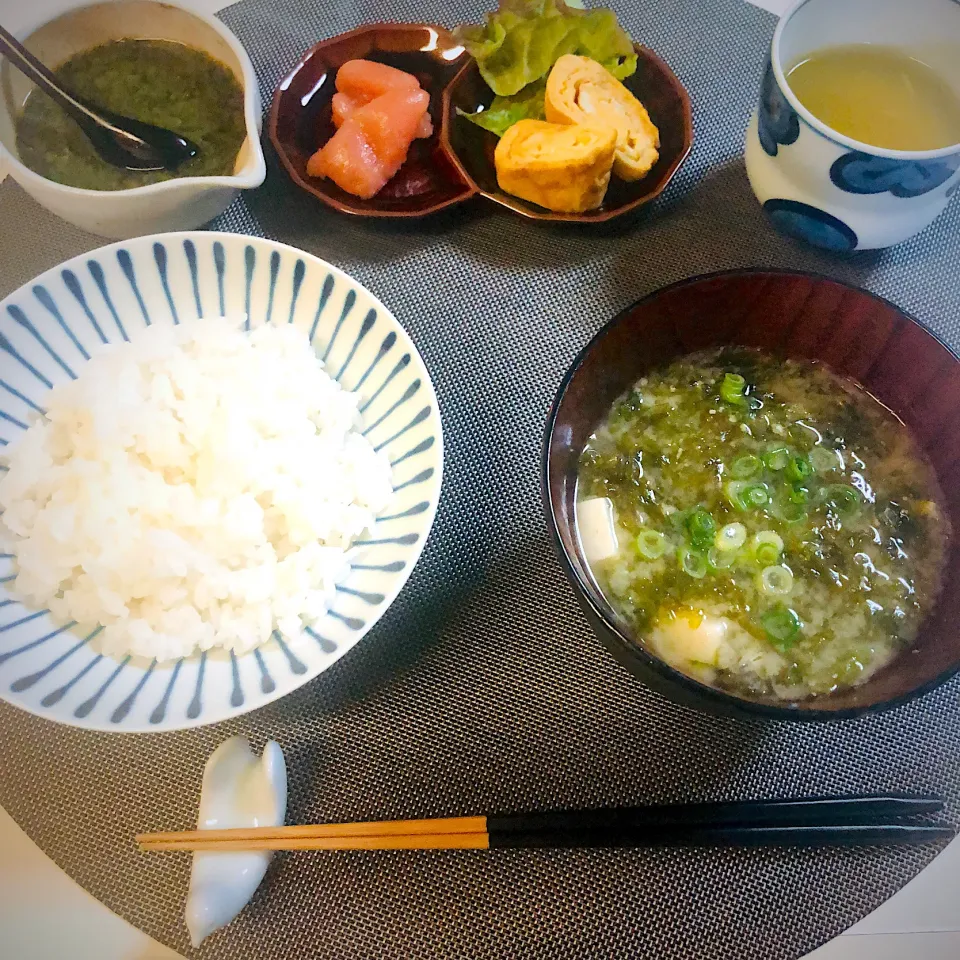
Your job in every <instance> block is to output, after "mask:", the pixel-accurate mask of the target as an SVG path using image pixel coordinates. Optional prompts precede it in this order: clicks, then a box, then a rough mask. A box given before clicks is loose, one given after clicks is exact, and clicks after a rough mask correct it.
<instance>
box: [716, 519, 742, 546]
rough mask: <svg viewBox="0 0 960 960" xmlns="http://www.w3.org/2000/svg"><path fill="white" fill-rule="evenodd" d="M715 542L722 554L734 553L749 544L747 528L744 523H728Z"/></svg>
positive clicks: (722, 528)
mask: <svg viewBox="0 0 960 960" xmlns="http://www.w3.org/2000/svg"><path fill="white" fill-rule="evenodd" d="M713 542H714V545H715V546H716V548H717V549H718V550H720V551H721V552H723V553H733V552H734V551H735V550H739V549H740V548H741V547H742V546H743V545H744V544H745V543H746V542H747V528H746V527H745V526H744V525H743V524H742V523H728V524H726V525H725V526H722V527H721V528H720V529H719V530H718V531H717V535H716V537H714V541H713Z"/></svg>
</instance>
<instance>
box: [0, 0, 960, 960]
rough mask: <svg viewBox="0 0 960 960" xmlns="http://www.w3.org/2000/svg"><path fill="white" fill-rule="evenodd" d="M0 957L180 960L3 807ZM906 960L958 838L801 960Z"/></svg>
mask: <svg viewBox="0 0 960 960" xmlns="http://www.w3.org/2000/svg"><path fill="white" fill-rule="evenodd" d="M179 2H180V3H182V4H183V5H184V6H188V7H191V8H193V9H197V10H203V11H205V12H214V11H215V10H217V9H219V8H220V7H222V6H223V5H224V3H223V0H179ZM706 2H709V0H706ZM905 2H906V0H905ZM73 5H75V3H71V2H70V0H30V2H29V3H27V2H26V0H0V23H3V25H4V26H5V27H7V29H10V30H13V31H17V30H19V29H20V28H21V27H26V26H31V25H33V24H35V23H40V22H42V21H43V20H45V19H47V18H48V17H49V16H51V15H53V14H54V13H56V12H57V11H58V10H61V9H66V8H67V7H69V6H73ZM757 5H758V6H762V7H764V8H765V9H767V10H771V11H773V12H774V13H780V12H782V11H783V10H784V9H785V8H786V7H788V6H789V5H790V0H757ZM0 175H2V170H0ZM0 957H3V958H4V960H180V958H179V954H176V953H174V952H173V951H172V950H169V949H168V948H167V947H164V946H163V945H162V944H159V943H157V942H156V941H154V940H152V939H150V937H147V936H146V935H145V934H143V933H141V932H140V931H139V930H137V929H135V928H134V927H132V926H131V925H130V924H128V923H127V922H126V921H125V920H122V919H121V918H120V917H118V916H117V915H116V914H114V913H112V912H111V911H110V910H108V909H107V908H106V907H105V906H104V905H103V904H101V903H100V902H99V901H97V900H95V899H94V898H93V897H91V896H90V894H88V893H87V892H86V891H85V890H83V889H82V888H81V887H79V886H78V885H77V884H76V883H74V882H73V880H71V879H70V878H69V877H68V876H67V875H66V874H65V873H64V872H63V871H62V870H60V868H59V867H57V866H56V864H54V862H53V861H52V860H50V859H49V858H48V857H47V856H46V855H45V854H44V853H43V852H42V851H41V850H40V849H39V848H38V847H37V846H35V845H34V843H33V842H32V841H31V840H30V839H29V838H28V837H27V835H26V834H25V833H24V832H23V831H22V830H21V829H20V828H19V827H18V826H17V825H16V823H14V821H13V820H12V819H11V818H10V816H9V815H8V814H7V813H6V812H5V811H4V810H3V809H2V808H0ZM906 958H910V960H958V958H960V840H957V841H955V842H954V843H952V844H951V845H950V846H949V847H948V848H947V850H946V851H945V852H944V853H943V854H941V855H940V856H939V857H938V858H937V859H936V860H935V861H934V862H933V863H932V864H931V865H930V866H929V867H928V868H927V869H926V870H924V871H923V873H921V874H920V876H918V877H917V878H916V879H915V880H913V881H912V882H911V883H909V884H908V885H907V886H906V887H904V888H903V889H902V890H901V891H900V892H899V893H898V894H897V895H896V896H894V897H893V898H892V899H890V900H888V901H887V902H886V903H885V904H884V905H883V906H882V907H880V909H879V910H877V911H875V912H874V913H872V914H871V915H870V916H869V917H867V918H866V919H864V920H862V921H861V922H860V923H858V924H857V925H856V926H854V927H852V928H851V929H850V930H848V931H847V932H846V933H845V934H844V935H843V936H841V937H838V938H837V939H836V940H834V941H833V942H832V943H829V944H827V945H826V946H825V947H822V948H821V949H820V950H817V951H816V952H815V953H813V954H811V955H810V957H809V958H808V960H906ZM237 960H241V958H237ZM291 960H294V958H291ZM664 960H668V958H664Z"/></svg>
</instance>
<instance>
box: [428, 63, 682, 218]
mask: <svg viewBox="0 0 960 960" xmlns="http://www.w3.org/2000/svg"><path fill="white" fill-rule="evenodd" d="M634 49H635V50H636V51H637V57H638V62H637V72H636V73H635V74H633V76H632V77H628V78H627V79H626V80H624V86H626V87H627V89H628V90H630V92H631V93H633V94H634V95H635V96H636V97H637V98H638V99H639V100H640V101H641V102H642V103H643V105H644V106H645V107H646V108H647V111H648V112H649V114H650V119H651V120H653V122H654V123H655V124H656V125H657V127H658V128H659V130H660V159H659V160H658V161H657V163H656V164H655V165H654V167H653V169H652V170H651V171H650V173H648V174H647V176H645V177H644V178H643V179H642V180H637V181H635V182H633V183H626V182H625V181H623V180H619V179H617V178H616V177H613V178H612V179H611V181H610V188H609V189H608V190H607V196H606V198H605V199H604V201H603V205H602V206H601V207H599V208H598V209H597V210H592V211H590V212H589V213H554V212H553V211H552V210H547V209H545V208H544V207H540V206H538V205H537V204H535V203H530V202H529V201H527V200H521V199H520V198H519V197H514V196H512V195H510V194H509V193H505V192H504V191H503V190H501V189H500V187H499V185H498V184H497V172H496V169H495V168H494V163H493V154H494V150H496V147H497V137H496V135H495V134H493V133H490V132H489V131H488V130H484V129H482V128H481V127H478V126H477V125H476V124H475V123H471V122H470V121H469V120H466V119H465V118H463V117H461V116H459V115H458V113H457V111H458V110H462V111H464V112H465V113H475V112H476V111H477V109H479V108H480V107H481V106H484V107H487V106H489V105H490V103H491V101H492V100H493V91H492V90H491V89H490V88H489V87H488V86H487V84H486V82H485V81H484V79H483V77H482V76H481V75H480V70H479V68H478V67H477V64H476V62H475V61H474V60H472V59H471V60H469V61H468V62H467V64H466V65H465V66H464V67H463V69H462V70H461V71H460V72H459V73H458V74H457V76H456V77H455V78H454V79H453V81H452V82H451V83H450V85H449V86H448V87H447V89H446V91H445V92H444V95H443V128H442V137H443V141H444V146H445V147H446V149H447V151H448V152H449V154H450V156H451V158H452V159H453V161H454V163H455V164H456V166H457V168H458V169H459V171H460V174H461V176H462V177H463V178H464V179H465V180H466V181H467V182H469V183H470V184H471V185H472V186H473V188H474V189H476V190H477V191H478V192H479V193H481V194H482V195H483V196H485V197H488V198H489V199H490V200H493V201H494V202H495V203H499V204H500V205H501V206H504V207H507V208H508V209H510V210H513V211H514V212H515V213H519V214H520V215H521V216H524V217H530V218H532V219H535V220H555V221H564V222H569V223H581V222H583V223H595V222H601V221H604V220H611V219H613V218H614V217H619V216H622V215H623V214H625V213H627V212H628V211H630V210H635V209H636V208H637V207H641V206H643V205H644V204H646V203H650V201H651V200H654V199H656V198H657V197H659V196H660V194H661V193H663V191H664V190H665V189H666V188H667V184H668V183H670V181H671V180H672V179H673V176H674V174H675V173H676V172H677V171H678V170H679V169H680V166H681V164H682V163H683V161H684V160H685V159H686V158H687V155H688V154H689V153H690V148H691V146H692V145H693V116H692V112H691V108H690V97H689V95H688V94H687V91H686V89H685V88H684V86H683V84H682V83H681V82H680V81H679V80H678V79H677V76H676V74H675V73H674V72H673V71H672V70H671V69H670V67H668V66H667V64H666V63H664V61H663V60H661V59H660V57H658V56H657V55H656V54H655V53H654V52H653V51H652V50H650V49H648V48H647V47H642V46H640V45H639V44H636V45H635V46H634Z"/></svg>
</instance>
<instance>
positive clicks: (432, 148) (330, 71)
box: [268, 23, 476, 217]
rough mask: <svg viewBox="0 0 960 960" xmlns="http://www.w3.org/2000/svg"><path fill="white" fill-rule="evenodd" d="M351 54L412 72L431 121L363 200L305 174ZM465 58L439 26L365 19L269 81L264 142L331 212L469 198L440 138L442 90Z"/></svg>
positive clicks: (412, 213)
mask: <svg viewBox="0 0 960 960" xmlns="http://www.w3.org/2000/svg"><path fill="white" fill-rule="evenodd" d="M358 58H363V59H367V60H377V61H379V62H381V63H386V64H388V65H389V66H391V67H397V68H398V69H400V70H406V71H407V72H408V73H412V74H414V75H415V76H416V77H417V79H418V80H419V81H420V85H421V86H422V87H423V89H424V90H426V91H427V92H428V93H429V94H430V115H431V118H432V120H433V126H434V133H433V136H432V137H430V138H429V139H426V140H417V141H415V142H414V144H413V146H412V147H411V149H410V155H409V157H408V158H407V161H406V163H404V165H403V166H402V167H401V168H400V171H399V172H398V173H397V175H396V176H395V177H394V178H393V179H392V180H391V181H390V182H389V183H388V184H387V185H386V186H385V187H384V188H383V189H382V190H381V191H380V192H379V193H378V194H377V195H376V196H375V197H373V198H371V199H370V200H361V199H360V198H359V197H354V196H352V195H351V194H349V193H347V192H346V191H344V190H341V189H340V188H339V187H338V186H337V185H336V184H335V183H333V182H332V181H331V180H320V179H317V178H316V177H310V176H308V175H307V161H308V160H309V159H310V157H311V155H312V154H313V153H314V152H315V151H316V150H317V149H318V148H319V147H320V146H322V145H323V144H324V143H326V141H327V140H329V139H330V137H332V136H333V134H334V132H335V127H334V125H333V120H332V118H331V108H330V101H331V99H332V97H333V94H334V93H335V92H336V87H335V85H334V80H335V78H336V72H337V70H339V69H340V67H341V66H342V65H343V64H344V63H346V62H347V61H348V60H356V59H358ZM466 58H467V54H466V52H465V51H464V49H463V47H462V46H460V44H459V43H458V42H457V41H456V40H454V38H453V37H452V36H451V35H450V34H449V33H448V32H447V31H446V30H445V29H444V28H443V27H439V26H435V25H434V24H428V23H382V24H371V25H369V26H365V27H360V29H358V30H352V31H351V32H350V33H344V34H341V35H340V36H337V37H333V38H331V39H329V40H323V41H321V42H320V43H318V44H316V46H314V47H311V48H310V49H309V50H308V51H307V52H306V53H305V54H304V55H303V56H302V57H301V58H300V61H299V62H298V63H297V65H296V66H295V67H294V68H293V70H291V71H290V73H289V74H288V75H287V77H286V78H285V79H284V80H283V81H282V82H281V84H280V86H279V87H277V90H276V93H275V94H274V97H273V105H272V107H271V109H270V117H269V121H268V129H269V133H270V140H271V142H272V143H273V146H274V149H275V150H276V151H277V155H278V156H279V157H280V161H281V163H282V164H283V166H284V167H285V168H286V171H287V173H288V174H289V175H290V178H291V179H292V180H293V182H294V183H295V184H297V186H298V187H300V188H301V189H303V190H305V191H306V192H307V193H310V194H312V195H313V196H315V197H317V198H318V199H319V200H322V201H323V202H324V203H325V204H327V205H328V206H330V207H333V208H334V209H335V210H340V211H341V212H343V213H351V214H356V215H358V216H363V217H422V216H426V215H427V214H430V213H435V212H436V211H438V210H443V209H444V208H446V207H449V206H452V205H453V204H456V203H462V202H463V201H464V200H468V199H470V197H472V196H474V194H475V193H476V189H475V188H474V186H473V185H472V184H471V183H470V182H469V181H468V180H467V179H466V178H465V177H464V176H463V175H462V174H461V173H460V170H459V168H458V166H457V165H456V164H455V163H454V162H453V161H452V160H451V159H450V158H449V156H448V155H447V153H446V151H445V149H444V147H443V144H442V142H441V141H442V138H441V126H442V122H443V118H442V93H443V91H444V89H445V88H446V87H447V85H448V84H449V82H450V81H451V80H452V79H453V77H454V76H455V75H456V74H457V72H458V71H459V70H460V68H461V67H462V66H463V64H464V61H465V60H466Z"/></svg>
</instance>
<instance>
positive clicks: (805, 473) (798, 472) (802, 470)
mask: <svg viewBox="0 0 960 960" xmlns="http://www.w3.org/2000/svg"><path fill="white" fill-rule="evenodd" d="M785 472H786V475H787V479H789V480H793V482H794V483H803V481H804V480H806V479H807V477H809V476H810V474H811V473H813V468H812V467H811V466H810V461H809V460H808V459H807V458H806V457H805V456H803V455H802V454H797V455H796V456H793V457H791V458H790V460H789V461H788V462H787V466H786V470H785Z"/></svg>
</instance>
